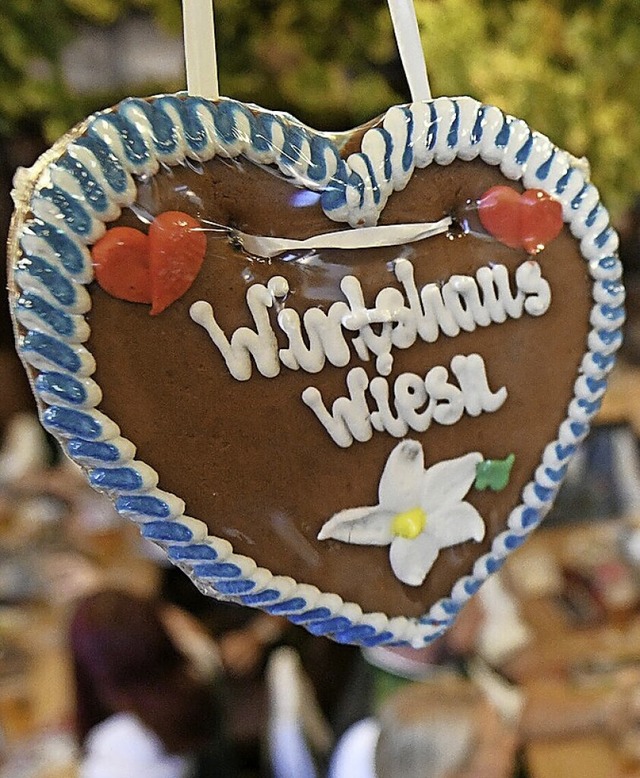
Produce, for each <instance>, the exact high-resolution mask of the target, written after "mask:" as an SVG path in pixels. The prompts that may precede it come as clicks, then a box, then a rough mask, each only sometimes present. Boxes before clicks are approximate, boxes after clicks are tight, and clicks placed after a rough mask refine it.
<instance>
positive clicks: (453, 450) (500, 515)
mask: <svg viewBox="0 0 640 778" xmlns="http://www.w3.org/2000/svg"><path fill="white" fill-rule="evenodd" d="M496 184H503V185H508V186H511V187H513V188H515V189H518V190H521V188H522V187H521V186H520V184H518V183H514V182H513V181H508V180H507V179H506V178H505V177H504V176H503V175H502V174H501V173H500V171H499V169H498V168H496V167H492V166H489V165H487V164H485V163H483V162H481V161H474V162H462V161H459V160H457V161H454V162H453V163H452V164H451V165H448V166H446V167H440V166H438V165H436V164H432V165H430V166H429V167H428V168H425V169H424V170H416V171H415V172H414V174H413V176H412V178H411V180H410V181H409V183H408V185H407V187H406V189H404V190H403V191H401V192H396V193H394V194H393V195H392V196H391V197H390V199H389V201H388V203H387V205H386V207H385V209H384V210H383V212H382V215H381V218H380V223H381V224H394V223H403V222H414V221H419V222H424V221H437V220H439V219H441V218H442V217H443V216H445V215H447V214H449V213H451V212H456V211H459V210H460V208H462V207H464V204H465V203H466V202H467V201H475V200H477V199H478V198H480V197H481V195H482V194H483V193H484V192H485V191H486V190H487V189H489V188H490V187H491V186H493V185H496ZM299 191H300V190H298V189H296V187H295V186H294V185H293V184H292V183H291V182H290V181H288V180H286V179H284V178H283V177H282V176H280V175H278V174H276V173H274V172H273V171H272V170H271V169H263V168H260V167H258V166H255V165H253V164H251V163H249V162H247V161H246V160H244V159H243V158H237V159H231V160H225V159H221V158H216V159H214V160H213V161H211V162H208V163H206V164H205V165H204V166H203V167H201V168H200V167H195V166H194V167H187V166H177V167H172V168H166V169H163V170H161V172H160V173H158V174H157V175H156V176H154V177H152V178H149V179H148V180H146V181H145V182H143V183H141V185H140V186H139V190H138V200H137V203H136V205H135V206H134V207H133V209H125V210H124V211H123V214H122V216H121V218H120V219H119V220H118V222H115V223H113V224H110V225H108V227H111V226H115V225H118V224H121V225H128V226H134V227H137V228H139V229H143V230H144V229H146V227H145V224H144V223H143V222H142V221H141V220H140V218H139V214H141V213H142V214H145V213H149V214H151V215H152V216H153V215H157V214H159V213H162V212H163V211H168V210H179V211H184V212H187V213H190V214H192V215H194V216H196V217H198V218H199V219H200V220H201V222H202V223H203V224H204V225H205V226H207V225H209V226H211V227H212V230H211V232H210V233H208V244H207V253H206V257H205V261H204V264H203V267H202V270H201V271H200V274H199V275H198V277H197V279H196V281H195V283H194V284H193V286H192V287H191V288H190V289H189V291H188V292H187V293H186V294H185V295H184V296H183V297H182V298H181V299H179V300H177V301H176V302H174V303H173V304H172V305H171V306H170V307H169V308H168V309H167V310H166V311H164V312H163V313H162V314H161V315H159V316H153V317H152V316H150V315H149V307H148V306H147V305H140V304H132V303H127V302H123V301H121V300H118V299H115V298H112V297H110V296H109V295H107V294H106V293H105V292H103V291H102V290H101V289H100V288H99V287H98V285H97V284H95V283H94V284H92V285H91V286H90V287H89V289H90V293H91V297H92V308H91V311H90V312H89V313H88V314H87V320H88V322H89V324H90V326H91V337H90V340H89V341H88V343H87V347H88V349H89V351H90V352H91V353H92V354H93V355H94V356H95V358H96V363H97V371H96V375H95V379H96V381H97V383H98V384H99V385H100V387H101V388H102V390H103V393H104V399H103V402H102V403H101V405H100V406H99V409H100V410H102V411H103V412H104V413H106V414H107V415H108V416H109V417H110V418H112V419H113V420H114V421H116V422H117V423H118V425H119V426H120V427H121V430H122V434H123V436H124V437H126V438H128V439H129V440H131V441H133V442H134V443H135V444H136V446H137V449H138V451H137V455H136V458H137V459H138V460H141V461H143V462H146V463H147V464H149V465H151V466H152V467H153V468H154V469H155V470H156V471H157V472H158V473H159V476H160V482H159V486H160V488H162V489H164V490H166V491H169V492H172V493H174V494H176V495H178V496H180V497H182V498H183V499H184V500H185V501H186V505H187V511H186V512H187V514H188V515H190V516H193V517H195V518H198V519H201V520H203V521H205V522H206V524H207V525H208V527H209V530H210V532H211V534H214V535H216V536H218V537H222V538H226V539H227V540H229V541H230V542H231V543H232V545H233V547H234V550H235V551H236V552H237V553H240V554H245V555H247V556H249V557H251V558H253V559H254V560H255V561H256V562H257V564H258V565H259V566H263V567H266V568H268V569H269V570H271V571H272V572H273V573H274V574H283V575H289V576H291V577H293V578H294V579H295V580H296V581H298V582H300V583H308V584H313V585H315V586H317V587H318V588H319V589H321V590H322V591H324V592H336V593H338V594H339V595H340V596H341V597H343V598H344V599H345V600H347V601H351V602H355V603H358V604H359V605H360V606H361V607H362V608H363V610H364V611H374V612H377V611H383V612H385V613H387V614H388V615H389V616H396V615H403V616H410V617H416V616H420V615H422V614H423V613H425V612H426V611H427V610H428V608H429V606H430V605H431V604H432V603H433V602H435V601H436V600H438V599H439V598H440V597H443V596H447V595H448V594H450V592H451V587H452V585H453V584H454V583H455V581H456V580H457V579H458V578H460V577H461V576H462V575H465V574H467V573H469V572H470V571H471V568H472V566H473V560H474V559H476V558H477V557H479V556H480V555H481V554H482V553H484V552H485V551H486V550H487V549H488V548H489V546H490V543H491V539H492V538H493V537H494V536H495V535H496V534H497V533H498V532H500V531H501V530H502V529H503V528H504V527H505V526H506V521H507V518H508V515H509V513H510V511H511V510H512V508H513V507H514V506H515V505H517V504H518V503H519V502H520V494H521V491H522V488H523V486H524V485H525V484H526V483H528V482H529V481H530V480H531V479H532V478H533V474H534V471H535V468H536V467H537V466H538V464H539V462H540V460H541V456H542V452H543V450H544V448H545V446H546V445H547V444H548V443H549V442H550V441H552V440H554V439H555V438H556V437H557V433H558V428H559V425H560V423H561V422H562V420H563V419H564V418H565V417H566V411H567V405H568V403H569V401H570V399H571V397H572V395H573V385H574V382H575V380H576V377H577V375H578V369H579V364H580V361H581V359H582V355H583V353H584V351H585V347H586V338H587V332H588V328H589V324H588V322H589V310H590V307H591V281H590V279H589V276H588V272H587V268H586V265H585V260H584V259H583V257H582V256H581V254H580V251H579V246H578V244H577V242H576V241H575V239H573V238H572V237H571V235H570V233H569V231H568V229H567V227H565V228H564V229H563V232H562V233H561V235H560V236H559V237H558V238H557V239H556V240H554V241H553V242H552V243H551V244H550V245H549V246H547V247H546V248H545V250H544V251H542V252H541V253H540V254H539V255H538V256H537V257H536V260H537V261H538V262H539V263H540V265H541V268H542V272H543V276H544V278H545V279H546V280H547V281H548V282H549V284H550V287H551V305H550V308H549V310H548V311H547V312H546V313H545V314H544V315H543V316H540V317H532V316H528V315H524V316H523V317H522V318H520V319H517V320H516V319H507V321H505V322H504V323H502V324H491V325H489V326H487V327H478V328H476V330H475V331H474V332H470V333H467V332H462V333H461V334H459V335H458V336H456V337H453V338H452V337H447V336H446V335H442V334H441V335H440V337H439V338H438V340H437V341H436V342H435V343H425V342H423V341H421V340H419V339H418V340H417V341H416V343H415V344H414V345H413V346H412V347H411V348H409V349H407V350H397V349H394V363H393V369H392V372H391V374H390V375H389V376H388V377H387V380H388V381H389V384H390V385H391V386H392V385H393V381H394V380H395V378H396V377H397V376H398V375H399V374H400V373H404V372H411V373H416V374H418V375H419V376H424V375H425V374H426V373H427V372H428V370H429V369H430V368H432V367H433V366H436V365H444V366H445V367H448V366H449V364H450V362H451V359H452V357H453V356H454V355H456V354H463V355H468V354H473V353H477V354H480V355H481V356H482V357H483V359H484V362H485V365H486V371H487V377H488V382H489V386H490V387H491V388H492V389H494V390H496V389H498V388H500V387H502V386H504V387H506V389H507V392H508V396H507V400H506V401H505V403H504V405H503V406H502V407H501V408H500V409H499V410H498V411H497V412H495V413H483V414H481V415H479V416H478V417H475V418H474V417H470V416H468V415H466V414H465V415H463V417H462V418H461V419H460V421H458V422H457V423H456V424H454V425H452V426H442V425H438V424H432V425H431V427H430V428H429V429H428V430H426V432H424V433H413V432H410V433H409V434H408V435H407V437H408V438H411V439H415V440H418V441H420V442H421V443H422V446H423V449H424V452H425V465H426V466H429V465H431V464H432V463H434V462H437V461H441V460H444V459H451V458H455V457H458V456H461V455H463V454H465V453H467V452H470V451H480V452H481V453H482V455H483V456H484V458H485V459H491V458H495V459H501V458H504V457H506V456H507V455H509V454H511V453H513V454H514V455H515V464H514V466H513V471H512V475H511V479H510V482H509V484H508V486H507V488H505V489H504V490H503V491H500V492H497V493H496V492H493V491H482V492H480V491H476V490H472V491H471V492H470V493H469V494H468V495H467V497H466V498H465V499H467V500H468V501H469V502H471V503H472V504H473V505H474V506H475V507H476V508H477V509H478V511H479V512H480V514H481V516H482V517H483V519H484V521H485V523H486V525H487V534H486V536H485V540H484V541H483V542H482V543H480V544H478V543H475V542H473V541H470V542H467V543H463V544H459V545H456V546H453V547H450V548H445V549H443V550H442V551H441V552H440V555H439V557H438V559H437V561H436V563H435V565H434V566H433V568H432V570H431V571H430V572H429V574H428V575H427V578H426V581H425V583H424V584H423V585H422V586H420V587H411V586H407V585H404V584H403V583H401V582H400V581H399V580H397V579H396V578H395V576H394V575H393V572H392V570H391V567H390V565H389V551H388V548H387V547H381V548H377V547H366V546H355V545H349V544H346V543H342V542H339V541H335V540H324V541H319V540H317V534H318V531H319V530H320V528H321V527H322V525H323V524H324V523H325V522H326V521H327V520H328V519H329V518H330V517H331V516H332V515H333V514H334V513H336V512H338V511H340V510H343V509H345V508H351V507H359V506H365V505H375V504H376V503H377V502H378V496H377V489H378V483H379V479H380V475H381V473H382V470H383V468H384V465H385V462H386V461H387V458H388V456H389V454H390V452H391V451H392V450H393V448H394V447H395V446H396V445H397V443H398V442H399V441H398V439H397V438H394V437H392V436H390V435H389V434H387V433H383V432H375V431H374V433H373V436H372V438H371V440H369V441H368V442H365V443H360V442H354V443H353V444H352V445H351V446H350V447H348V448H340V447H339V446H338V445H337V444H336V443H335V442H334V441H333V440H332V439H331V438H330V437H329V435H328V434H327V432H326V430H325V429H324V427H323V426H322V425H321V424H320V422H319V421H318V419H317V418H316V416H315V415H314V413H313V412H312V411H311V410H310V409H309V408H308V407H307V406H306V405H305V404H304V403H303V402H302V400H301V394H302V392H303V391H304V389H305V388H307V387H309V386H313V387H317V388H318V389H319V390H320V392H321V394H322V397H323V398H324V401H325V404H326V405H327V406H328V407H330V405H331V403H332V402H333V401H334V400H335V399H336V398H338V397H340V396H345V395H346V394H347V390H346V385H345V378H346V375H347V373H348V371H349V370H350V369H352V368H353V367H355V366H357V365H362V366H363V367H364V368H365V370H366V371H367V373H368V374H369V376H370V377H373V376H374V375H375V374H376V372H375V365H374V360H371V361H367V362H363V361H361V360H360V359H359V358H358V356H357V355H356V354H355V351H353V352H352V359H351V361H350V362H349V364H348V365H347V366H346V367H344V368H337V367H334V366H332V365H329V364H327V365H326V366H325V367H324V368H323V370H322V371H321V372H319V373H317V374H310V373H308V372H305V371H303V370H297V371H294V370H290V369H288V368H286V367H284V366H282V367H281V371H280V374H279V375H278V376H276V377H274V378H265V377H263V376H262V375H260V373H259V372H258V371H257V370H256V369H255V366H254V369H253V372H252V376H251V378H250V379H249V380H247V381H238V380H236V379H235V378H233V377H232V376H231V375H230V373H229V371H228V369H227V367H226V365H225V362H224V359H223V358H222V356H221V354H220V352H219V350H218V349H217V348H216V347H215V345H214V344H213V343H212V341H211V339H210V338H209V336H208V335H207V333H206V332H205V331H204V329H202V328H201V327H200V326H198V325H197V324H195V323H194V322H193V321H192V320H191V318H190V316H189V308H190V306H191V305H192V304H193V303H194V302H196V301H198V300H205V301H207V302H209V303H210V304H211V305H212V306H213V308H214V311H215V315H216V318H217V320H218V322H219V323H220V325H221V327H222V329H223V330H224V331H225V333H226V334H227V337H229V338H230V337H231V334H232V333H233V332H234V331H235V330H236V329H237V328H238V327H240V326H247V327H252V328H253V327H254V324H253V321H252V318H251V315H250V312H249V310H248V308H247V304H246V292H247V289H248V288H249V286H250V285H251V284H255V283H263V284H266V283H267V281H268V280H269V279H270V278H272V277H273V276H276V275H281V276H284V277H285V278H286V279H287V281H288V283H289V287H290V294H289V295H288V297H287V299H286V301H285V302H284V303H283V304H284V305H287V306H292V307H294V308H295V309H296V310H297V311H298V312H299V313H300V314H301V315H302V314H303V313H304V312H305V311H306V310H308V309H309V308H311V307H313V306H320V307H321V308H322V309H323V310H325V311H326V310H327V309H328V307H329V306H330V305H331V303H332V302H334V301H336V300H342V299H344V296H343V294H342V292H341V290H340V287H339V283H340V280H341V279H342V278H343V277H344V276H346V275H353V276H355V277H357V278H358V279H359V281H360V283H361V285H362V288H363V292H364V298H365V301H366V302H367V303H368V304H369V305H373V302H374V300H375V297H376V294H377V293H378V292H379V291H380V290H381V289H383V288H385V287H389V286H392V287H396V288H400V286H399V284H398V281H397V280H396V277H395V275H394V272H393V260H394V259H396V258H398V257H400V256H402V257H403V258H406V259H409V260H410V261H411V262H412V264H413V266H414V268H415V277H416V283H417V286H418V288H421V287H422V286H424V285H425V284H427V283H445V282H446V281H447V280H448V279H449V278H450V277H451V276H452V275H454V274H467V275H473V274H474V273H475V272H476V270H477V269H478V268H480V267H482V266H491V265H493V264H497V263H500V264H503V265H505V266H506V267H507V268H508V269H509V273H510V276H511V278H512V279H513V276H514V274H515V270H516V268H517V267H518V266H519V265H520V264H521V263H522V262H524V261H525V260H526V259H527V255H526V253H525V252H524V251H523V250H515V249H511V248H508V247H507V246H505V245H502V244H500V243H499V242H498V241H496V240H492V239H488V238H487V237H486V236H476V235H473V234H464V235H460V236H457V237H452V236H446V235H439V236H437V237H432V238H429V239H427V240H423V241H420V242H418V243H414V244H411V245H406V246H399V247H391V248H375V249H366V250H365V249H362V250H350V251H347V250H342V251H339V250H322V251H316V252H313V253H312V254H311V255H309V254H305V255H302V254H301V255H300V256H298V257H295V256H294V257H292V256H291V255H287V257H286V259H283V258H274V259H271V260H264V259H257V258H254V257H251V256H250V255H248V254H247V253H245V252H244V251H242V250H241V249H240V248H238V247H237V246H235V245H234V244H233V243H232V242H231V241H230V240H229V237H228V234H227V232H224V231H219V230H216V229H215V225H222V226H224V227H228V226H231V227H234V228H237V229H239V230H241V231H243V232H247V233H251V234H257V235H276V236H278V237H291V238H297V239H302V238H306V237H308V236H311V235H315V234H319V233H324V232H329V231H332V230H336V229H342V228H344V229H350V228H349V227H346V226H343V225H339V224H336V223H335V222H333V221H331V220H330V219H328V218H327V217H326V216H325V215H324V213H323V212H322V210H321V208H320V205H319V203H318V201H317V199H315V200H313V202H312V204H308V205H303V206H296V205H295V203H296V197H295V195H296V194H297V193H298V192H299ZM311 199H313V198H311ZM276 313H277V308H275V307H274V309H273V310H272V316H273V322H274V330H275V331H276V333H277V334H278V336H279V339H280V340H281V346H282V347H284V346H286V345H287V343H286V338H285V336H284V335H283V334H282V332H281V331H280V330H279V329H278V328H277V326H276V325H275V316H276ZM371 408H372V410H373V408H374V405H373V402H372V403H371Z"/></svg>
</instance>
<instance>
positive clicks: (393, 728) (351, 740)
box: [329, 676, 517, 778]
mask: <svg viewBox="0 0 640 778" xmlns="http://www.w3.org/2000/svg"><path fill="white" fill-rule="evenodd" d="M516 745H517V738H516V735H515V730H514V729H513V728H511V727H509V726H508V725H507V724H505V722H504V720H503V719H502V718H501V717H500V716H499V714H498V713H497V711H496V710H495V708H494V707H493V706H492V705H491V704H490V703H488V702H487V700H486V699H485V697H484V696H483V695H482V694H481V693H480V692H479V691H478V689H476V688H475V687H474V686H473V684H471V683H470V682H469V681H466V680H464V679H459V678H455V677H454V676H448V677H446V678H444V677H440V678H438V679H433V680H432V681H428V682H420V683H412V684H410V685H408V686H405V687H403V688H402V689H399V690H398V691H396V692H395V693H394V694H392V695H391V696H390V697H389V698H388V700H387V701H386V702H385V703H384V704H383V706H382V707H381V709H380V712H379V714H378V715H377V716H376V717H375V718H370V719H366V720H364V721H362V722H359V723H358V724H356V725H354V726H353V727H352V728H351V729H350V730H348V731H347V733H345V736H344V737H343V739H342V740H341V742H340V744H339V745H338V748H337V749H336V751H335V754H334V757H333V759H332V763H331V767H330V771H329V776H330V778H509V776H511V775H512V774H513V769H514V764H515V753H516Z"/></svg>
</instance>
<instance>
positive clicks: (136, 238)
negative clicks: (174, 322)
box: [91, 211, 207, 316]
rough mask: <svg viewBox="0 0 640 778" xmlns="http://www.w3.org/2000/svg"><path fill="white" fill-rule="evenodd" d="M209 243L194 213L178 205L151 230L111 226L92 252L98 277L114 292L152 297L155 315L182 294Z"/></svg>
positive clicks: (141, 299)
mask: <svg viewBox="0 0 640 778" xmlns="http://www.w3.org/2000/svg"><path fill="white" fill-rule="evenodd" d="M206 247H207V238H206V236H205V234H204V232H203V231H202V228H201V225H200V223H199V222H198V220H197V219H194V218H193V217H192V216H189V215H188V214H186V213H182V212H180V211H166V212H165V213H161V214H160V215H159V216H157V217H156V218H155V219H154V221H153V222H152V224H151V227H150V228H149V235H145V234H144V233H143V232H140V230H136V229H133V228H132V227H114V228H113V229H111V230H109V231H108V232H107V233H106V234H105V235H104V236H103V237H102V238H101V239H100V240H99V241H98V242H97V243H96V244H95V245H94V247H93V250H92V252H91V254H92V258H93V264H94V269H95V275H96V281H97V282H98V284H99V285H100V286H101V287H102V289H104V291H105V292H107V293H108V294H110V295H111V296H112V297H117V298H118V299H120V300H126V301H127V302H132V303H147V304H149V303H151V315H152V316H156V315H157V314H159V313H162V311H164V310H165V308H167V307H168V306H169V305H171V303H173V302H175V301H176V300H177V299H179V298H180V297H182V295H183V294H184V293H185V292H186V291H187V290H188V289H189V287H190V286H191V284H192V283H193V282H194V280H195V279H196V277H197V275H198V273H199V272H200V268H201V267H202V262H203V260H204V255H205V251H206Z"/></svg>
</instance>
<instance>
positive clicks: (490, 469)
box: [474, 454, 516, 492]
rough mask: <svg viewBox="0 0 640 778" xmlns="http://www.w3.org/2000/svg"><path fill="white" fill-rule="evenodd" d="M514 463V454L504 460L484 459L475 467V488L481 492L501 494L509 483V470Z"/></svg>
mask: <svg viewBox="0 0 640 778" xmlns="http://www.w3.org/2000/svg"><path fill="white" fill-rule="evenodd" d="M515 461H516V457H515V454H509V456H508V457H506V459H485V460H484V461H483V462H480V463H479V464H478V465H476V480H475V484H474V486H475V488H476V489H478V490H480V491H482V490H484V489H491V490H492V491H494V492H501V491H502V490H503V489H504V488H505V487H506V485H507V484H508V483H509V478H510V477H511V468H512V467H513V463H514V462H515Z"/></svg>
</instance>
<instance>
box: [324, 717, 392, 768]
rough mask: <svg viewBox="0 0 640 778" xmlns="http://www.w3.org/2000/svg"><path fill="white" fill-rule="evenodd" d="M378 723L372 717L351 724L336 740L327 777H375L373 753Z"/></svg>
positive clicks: (377, 734)
mask: <svg viewBox="0 0 640 778" xmlns="http://www.w3.org/2000/svg"><path fill="white" fill-rule="evenodd" d="M379 736H380V725H379V724H378V722H377V721H376V720H375V719H374V718H368V719H362V721H358V722H356V723H355V724H353V725H352V726H351V727H349V729H348V730H347V731H346V732H345V733H344V735H343V736H342V737H341V738H340V740H339V741H338V745H337V746H336V750H335V751H334V752H333V755H332V757H331V764H330V765H329V778H375V775H376V766H375V755H376V745H377V743H378V737H379Z"/></svg>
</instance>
